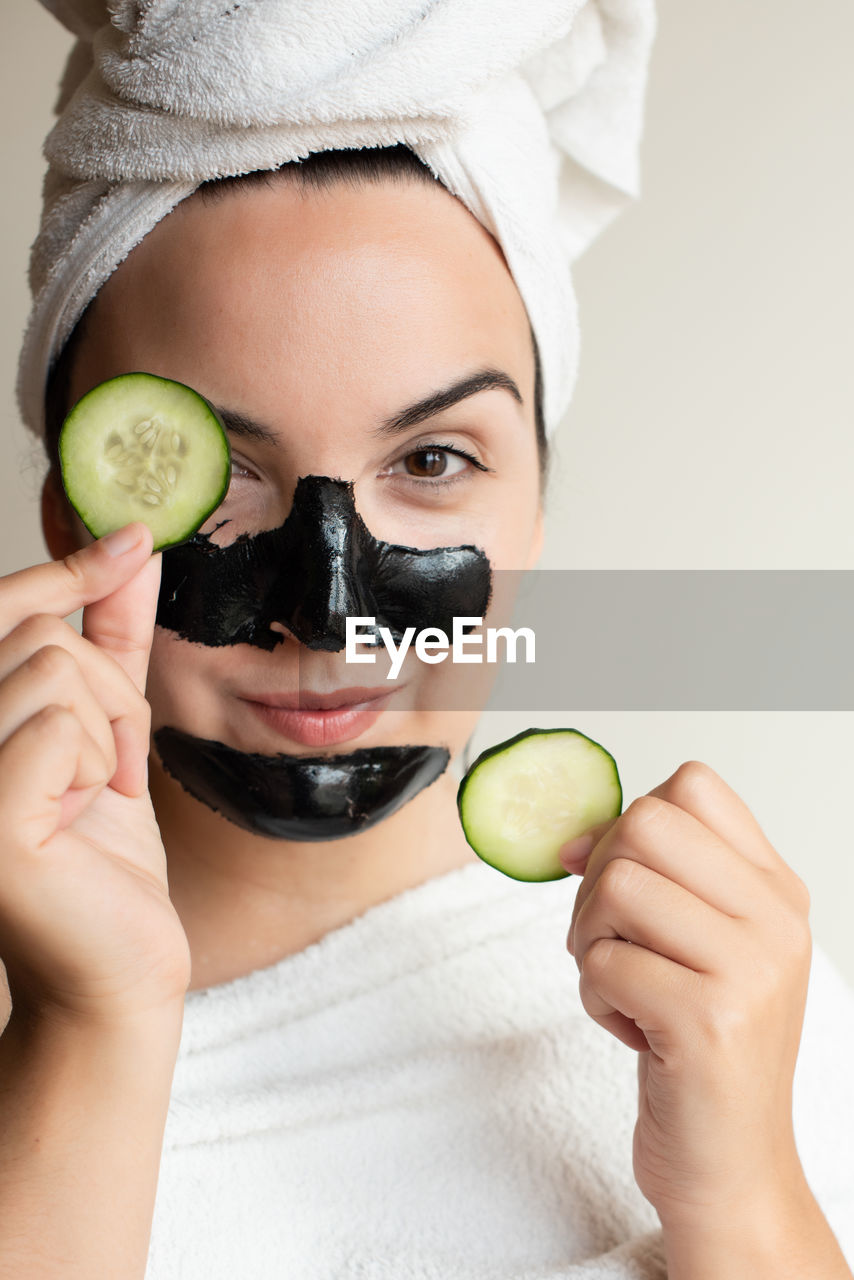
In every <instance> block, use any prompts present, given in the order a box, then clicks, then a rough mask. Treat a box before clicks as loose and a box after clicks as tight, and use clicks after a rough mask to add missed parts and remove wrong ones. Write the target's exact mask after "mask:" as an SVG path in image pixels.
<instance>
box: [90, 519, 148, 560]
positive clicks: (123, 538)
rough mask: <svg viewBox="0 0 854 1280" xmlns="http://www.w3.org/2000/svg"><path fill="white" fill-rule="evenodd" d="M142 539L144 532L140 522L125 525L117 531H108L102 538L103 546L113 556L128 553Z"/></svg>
mask: <svg viewBox="0 0 854 1280" xmlns="http://www.w3.org/2000/svg"><path fill="white" fill-rule="evenodd" d="M141 541H142V532H141V530H140V527H139V525H138V524H128V525H125V527H124V528H123V529H116V531H115V533H108V534H107V536H106V537H105V538H101V539H100V542H101V546H102V547H103V548H104V550H105V551H106V552H107V554H108V555H111V556H124V555H127V553H128V551H132V550H133V548H134V547H138V546H139V544H140V542H141Z"/></svg>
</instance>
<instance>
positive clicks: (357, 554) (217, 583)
mask: <svg viewBox="0 0 854 1280" xmlns="http://www.w3.org/2000/svg"><path fill="white" fill-rule="evenodd" d="M490 594H491V574H490V567H489V561H488V560H487V558H486V556H485V555H484V553H483V552H482V551H480V550H479V549H478V548H477V547H474V546H457V547H435V548H431V549H428V550H421V549H418V548H415V547H405V546H396V545H394V544H392V543H389V542H381V541H380V540H379V539H378V538H375V537H374V536H373V534H372V533H371V532H370V530H369V529H368V528H367V527H366V525H365V523H364V521H363V520H362V518H361V516H360V515H359V513H358V512H357V511H356V506H355V502H354V500H353V484H352V481H349V480H334V479H331V478H330V477H329V476H303V477H302V478H301V479H300V480H299V481H298V483H297V487H296V491H295V493H294V498H293V505H292V507H291V511H290V514H289V515H288V518H287V519H286V520H285V522H284V524H282V525H280V526H279V527H278V528H277V529H270V530H268V531H266V532H264V533H259V534H255V535H254V536H249V535H247V534H241V535H240V536H239V537H238V538H237V539H236V540H235V541H234V542H233V543H231V544H230V545H229V546H225V547H218V546H216V545H215V544H214V543H213V542H212V541H211V538H210V535H209V534H200V533H197V534H195V535H194V536H193V537H192V538H190V539H189V540H188V541H187V542H185V543H182V544H181V545H180V546H177V547H172V548H170V549H169V550H168V551H165V552H164V553H163V570H162V577H161V586H160V599H159V602H158V606H157V621H158V623H159V624H160V625H161V626H162V627H166V628H167V629H168V630H170V631H174V632H177V633H178V635H180V636H182V637H183V638H184V639H185V640H192V641H196V642H197V643H200V644H206V645H226V644H253V645H257V646H258V648H259V649H268V650H272V649H273V648H275V646H276V645H277V644H279V643H280V642H281V641H282V640H283V639H284V637H283V635H282V633H281V632H279V631H272V630H271V629H270V626H271V623H274V622H279V623H282V624H283V625H284V626H285V627H286V628H287V629H288V631H290V632H291V634H292V635H293V636H295V637H296V639H297V640H299V641H300V642H301V643H302V644H304V645H305V646H306V647H307V648H309V649H323V650H327V651H329V652H333V653H334V652H338V651H340V650H342V649H344V647H345V635H346V633H345V622H346V619H347V618H348V617H373V618H375V619H376V626H377V627H380V626H384V627H388V628H389V630H390V631H391V632H392V634H393V635H394V637H395V639H397V640H399V639H400V637H401V636H402V634H403V632H404V630H405V628H406V627H408V626H414V627H415V628H416V630H417V631H420V630H423V629H424V628H425V627H440V628H441V629H442V630H443V631H445V632H446V633H448V634H450V632H451V630H452V626H453V618H454V617H455V616H462V615H470V616H475V617H483V615H484V614H485V613H486V609H487V605H488V604H489V599H490Z"/></svg>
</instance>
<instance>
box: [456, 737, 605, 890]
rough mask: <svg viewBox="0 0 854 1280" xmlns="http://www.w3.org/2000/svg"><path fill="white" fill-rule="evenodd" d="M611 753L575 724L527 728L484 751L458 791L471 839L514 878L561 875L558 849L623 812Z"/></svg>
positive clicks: (487, 858)
mask: <svg viewBox="0 0 854 1280" xmlns="http://www.w3.org/2000/svg"><path fill="white" fill-rule="evenodd" d="M622 804H623V788H622V786H621V783H620V777H619V774H618V772H617V762H616V761H615V759H614V757H613V756H612V755H611V754H610V753H609V752H608V751H606V750H605V748H604V747H602V746H600V745H599V743H598V742H594V741H593V739H592V738H588V737H587V736H586V735H585V734H583V733H580V732H579V731H578V729H525V730H524V731H523V732H522V733H517V734H516V736H515V737H513V738H508V739H507V741H506V742H499V743H498V745H497V746H495V747H490V748H489V749H488V750H487V751H483V752H481V754H480V755H479V756H478V757H477V759H476V760H475V761H474V763H473V764H472V766H471V768H470V769H469V770H468V772H467V773H466V775H465V777H464V778H463V780H462V782H461V783H460V786H459V790H458V791H457V807H458V809H459V813H460V822H461V823H462V827H463V831H464V833H465V837H466V840H467V841H468V842H469V844H470V845H471V847H472V848H473V849H474V851H475V853H476V854H477V855H478V857H479V858H483V860H484V862H488V863H489V865H490V866H491V867H495V868H496V870H497V871H503V872H504V874H505V875H506V876H511V877H512V878H513V879H514V880H529V881H542V880H560V879H562V878H563V877H564V876H568V875H569V874H570V873H569V872H568V871H566V870H565V869H564V867H562V866H561V864H560V862H559V860H558V856H557V855H558V850H559V849H560V847H561V845H563V844H566V842H567V840H572V839H574V838H575V836H580V835H583V834H584V832H585V831H587V830H589V828H590V827H593V826H595V825H596V824H597V823H599V822H606V821H607V820H608V819H609V818H616V817H618V816H619V814H620V811H621V809H622Z"/></svg>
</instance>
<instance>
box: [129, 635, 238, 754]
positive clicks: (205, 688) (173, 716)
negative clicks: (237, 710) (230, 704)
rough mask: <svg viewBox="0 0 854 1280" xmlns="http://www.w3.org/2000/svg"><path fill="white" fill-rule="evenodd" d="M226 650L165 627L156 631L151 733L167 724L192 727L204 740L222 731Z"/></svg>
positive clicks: (150, 695)
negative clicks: (182, 636)
mask: <svg viewBox="0 0 854 1280" xmlns="http://www.w3.org/2000/svg"><path fill="white" fill-rule="evenodd" d="M224 660H226V661H227V656H226V650H221V649H211V648H207V647H206V646H204V645H197V644H190V643H189V641H186V640H181V639H180V638H178V637H177V636H174V635H173V634H172V633H171V632H169V631H165V630H163V628H162V627H155V628H154V641H153V643H152V646H151V660H150V662H149V665H148V682H147V685H146V691H145V693H146V697H147V699H148V701H149V703H150V705H151V724H152V730H154V729H158V728H160V727H161V726H162V725H164V724H171V725H178V726H183V725H192V726H193V729H194V732H195V733H197V734H198V735H199V736H201V737H212V738H215V737H217V736H218V735H220V734H221V733H222V731H223V728H224V725H223V719H222V700H221V699H220V698H219V697H218V696H217V690H218V688H219V687H220V682H221V672H220V670H219V668H220V666H221V665H222V663H223V661H224Z"/></svg>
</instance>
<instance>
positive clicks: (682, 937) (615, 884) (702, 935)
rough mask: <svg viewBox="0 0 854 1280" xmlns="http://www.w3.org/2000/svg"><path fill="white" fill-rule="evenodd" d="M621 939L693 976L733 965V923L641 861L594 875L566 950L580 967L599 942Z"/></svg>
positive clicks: (616, 865) (735, 935)
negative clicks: (690, 971) (724, 963)
mask: <svg viewBox="0 0 854 1280" xmlns="http://www.w3.org/2000/svg"><path fill="white" fill-rule="evenodd" d="M604 938H620V939H623V940H624V941H625V942H633V943H634V944H635V945H636V946H641V947H645V948H646V949H647V950H648V951H654V952H656V953H657V954H658V955H662V956H665V957H667V959H669V960H673V961H675V962H676V963H677V964H680V965H684V966H686V967H687V968H689V969H694V970H695V971H697V972H704V973H711V972H714V971H716V970H719V968H720V961H721V957H722V956H726V957H727V959H728V961H729V962H730V963H732V960H733V952H734V951H736V950H737V948H738V946H739V941H740V938H739V933H738V927H737V925H736V923H735V922H734V921H733V920H732V919H731V918H730V917H729V916H726V915H723V914H722V913H721V912H720V911H716V910H715V909H714V908H713V907H710V906H709V905H708V904H707V903H705V902H702V901H701V900H700V899H699V898H697V897H695V895H694V894H692V893H689V892H688V891H687V889H683V888H682V887H681V886H680V885H677V884H674V882H673V881H672V880H668V879H667V878H666V877H665V876H661V875H659V874H658V872H656V871H651V870H650V869H649V868H648V867H645V866H643V864H642V863H640V862H634V861H632V860H630V859H622V858H616V859H615V860H614V861H613V862H609V863H608V865H607V867H606V868H605V870H604V871H603V873H602V874H601V875H600V876H599V878H598V880H597V881H596V884H595V886H594V888H593V891H592V892H591V893H590V895H589V896H588V898H587V900H586V901H585V903H584V906H583V907H582V908H581V910H580V911H579V912H578V915H577V916H576V918H575V921H574V922H573V926H572V928H571V930H570V937H569V940H568V944H567V945H568V947H569V950H570V952H571V953H572V955H574V956H575V962H576V964H577V965H578V966H579V968H580V967H581V966H582V964H583V962H584V956H585V955H586V953H587V951H588V950H589V948H590V947H591V946H592V945H593V944H594V943H595V942H597V941H598V940H599V939H604Z"/></svg>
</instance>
